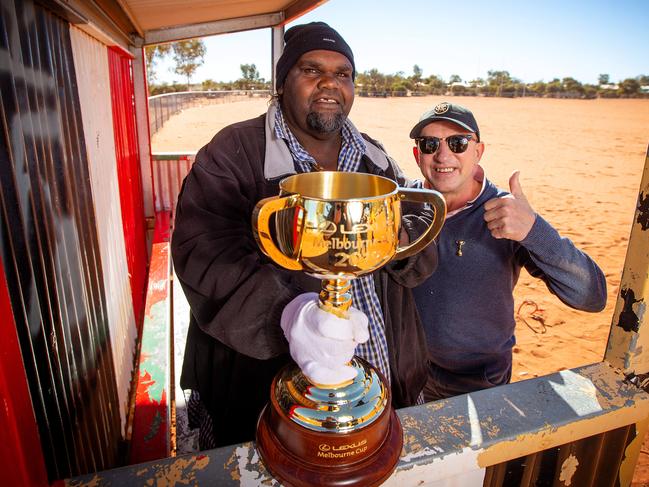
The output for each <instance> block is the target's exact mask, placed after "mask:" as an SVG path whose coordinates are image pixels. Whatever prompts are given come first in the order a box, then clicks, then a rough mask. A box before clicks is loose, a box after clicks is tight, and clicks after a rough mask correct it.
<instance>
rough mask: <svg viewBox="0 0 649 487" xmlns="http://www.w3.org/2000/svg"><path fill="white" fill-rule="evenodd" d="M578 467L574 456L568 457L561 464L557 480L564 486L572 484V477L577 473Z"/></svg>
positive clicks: (577, 461)
mask: <svg viewBox="0 0 649 487" xmlns="http://www.w3.org/2000/svg"><path fill="white" fill-rule="evenodd" d="M578 466H579V460H577V457H576V456H574V455H572V454H571V455H570V456H569V457H568V458H566V459H565V460H564V462H563V463H562V464H561V472H560V473H559V480H560V481H561V482H563V483H564V484H565V485H566V486H568V485H570V484H571V483H572V477H573V476H574V475H575V473H576V472H577V467H578Z"/></svg>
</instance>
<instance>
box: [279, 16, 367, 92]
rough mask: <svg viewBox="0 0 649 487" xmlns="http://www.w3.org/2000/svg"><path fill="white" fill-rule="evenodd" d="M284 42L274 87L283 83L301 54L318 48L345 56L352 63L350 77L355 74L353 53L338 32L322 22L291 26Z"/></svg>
mask: <svg viewBox="0 0 649 487" xmlns="http://www.w3.org/2000/svg"><path fill="white" fill-rule="evenodd" d="M284 42H285V45H284V52H283V53H282V55H281V56H280V58H279V61H277V69H276V77H277V79H276V80H275V87H276V89H280V88H281V87H282V86H283V85H284V80H285V79H286V76H287V75H288V72H289V71H290V70H291V68H292V67H293V66H294V65H295V63H296V62H297V60H298V59H300V56H302V54H304V53H305V52H309V51H315V50H318V49H323V50H325V51H336V52H339V53H340V54H342V55H343V56H346V57H347V59H349V62H350V63H352V69H353V72H352V79H353V78H354V77H355V76H356V66H355V65H354V54H353V53H352V50H351V48H350V47H349V46H348V45H347V43H346V42H345V39H343V38H342V37H341V36H340V34H339V33H338V32H336V31H335V30H334V29H332V28H331V27H329V26H328V25H327V24H325V23H324V22H311V23H309V24H302V25H296V26H293V27H291V28H290V29H289V30H287V31H286V33H285V34H284Z"/></svg>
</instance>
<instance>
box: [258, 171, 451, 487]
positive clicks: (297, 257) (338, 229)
mask: <svg viewBox="0 0 649 487" xmlns="http://www.w3.org/2000/svg"><path fill="white" fill-rule="evenodd" d="M279 186H280V195H279V196H274V197H271V198H266V199H264V200H261V201H260V202H259V203H257V206H256V208H255V211H254V213H253V218H252V220H253V222H252V223H253V230H254V234H255V237H256V239H257V242H258V244H259V246H260V248H261V250H262V251H263V252H264V253H265V254H266V255H268V256H269V257H270V258H271V259H272V260H273V261H274V262H276V263H277V264H279V265H281V266H282V267H285V268H286V269H291V270H298V271H303V272H306V273H307V274H309V275H311V276H313V277H316V278H318V279H321V280H322V290H321V292H320V296H319V306H320V308H322V309H324V310H325V311H328V312H331V313H334V314H336V315H337V316H339V317H342V318H345V317H346V316H347V312H348V309H349V307H350V306H351V304H352V297H351V282H350V280H351V279H354V278H356V277H359V276H362V275H364V274H367V273H370V272H373V271H375V270H377V269H379V268H381V267H382V266H383V265H385V264H387V263H388V262H390V260H392V259H402V258H405V257H408V256H410V255H413V254H415V253H417V252H419V251H420V250H421V249H423V248H424V247H425V246H426V245H428V244H429V243H431V242H432V241H433V239H434V238H435V237H436V236H437V234H438V233H439V231H440V229H441V228H442V225H443V223H444V217H445V215H446V203H445V201H444V198H443V197H442V195H441V194H440V193H438V192H437V191H432V190H426V189H408V188H399V187H398V186H397V184H396V183H395V182H394V181H392V180H390V179H387V178H384V177H381V176H375V175H371V174H363V173H348V172H326V171H325V172H313V173H304V174H297V175H294V176H290V177H287V178H286V179H284V180H282V181H281V182H280V185H279ZM402 201H408V202H415V203H427V204H429V205H430V206H431V207H432V208H433V209H434V212H435V217H434V220H433V222H432V223H431V225H430V226H429V227H428V228H427V229H426V231H425V232H424V233H423V234H422V235H421V236H420V237H419V238H418V239H417V240H415V241H414V242H412V243H411V244H409V245H407V246H405V247H400V246H399V233H400V228H401V202H402ZM273 220H274V224H273V223H272V222H273ZM271 228H273V229H274V232H273V231H271ZM350 365H351V366H352V367H354V368H355V369H356V377H355V378H354V379H353V380H352V381H350V382H348V383H345V384H314V383H312V382H311V381H310V380H309V379H308V378H307V377H306V376H305V375H304V374H303V373H302V372H301V370H300V369H299V367H297V366H296V365H289V366H287V367H285V368H284V369H282V370H281V371H280V372H279V373H278V375H277V376H276V377H275V379H274V380H273V384H272V386H271V395H270V403H269V404H268V405H267V406H266V407H265V408H264V410H263V412H262V413H261V415H260V418H259V423H258V425H257V438H256V441H257V450H258V451H259V453H260V455H261V457H262V459H263V461H264V464H265V465H266V467H267V468H268V469H269V470H270V472H271V473H272V474H273V475H274V476H275V477H276V478H278V479H279V480H280V481H282V482H283V483H284V484H285V485H288V486H312V485H345V486H352V485H359V486H370V485H378V484H380V483H381V482H383V481H384V480H385V479H386V478H387V477H388V476H389V475H390V474H391V473H392V471H393V470H394V468H395V467H396V464H397V462H398V460H399V455H400V453H401V447H402V445H403V436H402V429H401V424H400V422H399V419H398V417H397V415H396V413H395V411H394V410H393V409H392V407H391V404H390V390H389V387H388V386H387V385H386V382H385V379H384V378H383V377H382V375H381V374H380V372H378V371H377V370H376V369H375V368H374V367H373V366H372V365H370V364H369V363H368V362H366V361H365V360H363V359H361V358H360V357H356V356H355V357H354V358H353V359H352V361H351V363H350Z"/></svg>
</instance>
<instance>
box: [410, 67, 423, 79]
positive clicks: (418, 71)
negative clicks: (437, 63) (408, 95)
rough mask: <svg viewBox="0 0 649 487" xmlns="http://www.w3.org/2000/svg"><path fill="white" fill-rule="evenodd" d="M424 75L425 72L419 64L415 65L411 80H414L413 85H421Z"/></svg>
mask: <svg viewBox="0 0 649 487" xmlns="http://www.w3.org/2000/svg"><path fill="white" fill-rule="evenodd" d="M423 74H424V71H423V70H422V69H421V68H420V67H419V66H418V65H417V64H415V65H414V66H413V67H412V77H411V78H410V79H412V82H413V83H421V77H422V75H423Z"/></svg>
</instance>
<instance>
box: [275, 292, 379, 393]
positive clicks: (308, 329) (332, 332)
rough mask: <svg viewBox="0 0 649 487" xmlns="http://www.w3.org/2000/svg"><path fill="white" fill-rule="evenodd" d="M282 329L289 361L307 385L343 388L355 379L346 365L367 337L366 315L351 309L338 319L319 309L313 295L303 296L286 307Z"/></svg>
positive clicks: (352, 372)
mask: <svg viewBox="0 0 649 487" xmlns="http://www.w3.org/2000/svg"><path fill="white" fill-rule="evenodd" d="M281 326H282V330H284V335H285V336H286V339H287V340H288V343H289V347H290V351H291V357H292V358H293V360H294V361H295V363H296V364H297V365H298V367H299V368H300V370H301V371H302V373H303V374H304V375H305V376H306V377H307V378H308V379H309V381H310V382H312V383H313V384H340V385H341V386H342V385H346V384H349V383H351V381H352V380H353V379H354V377H356V369H354V368H353V367H351V366H350V365H349V362H350V361H351V359H352V358H353V357H354V350H356V346H357V345H358V344H360V343H365V342H366V341H367V340H368V339H369V337H370V335H369V331H368V319H367V316H366V315H365V313H363V312H362V311H360V310H358V309H356V308H354V307H351V308H349V317H348V318H341V317H339V316H336V315H335V314H333V313H329V312H328V311H324V310H323V309H322V308H320V306H318V295H317V294H316V293H305V294H300V295H299V296H297V297H296V298H295V299H293V301H291V302H290V303H289V304H288V305H287V306H286V308H285V309H284V312H283V313H282V321H281Z"/></svg>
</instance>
